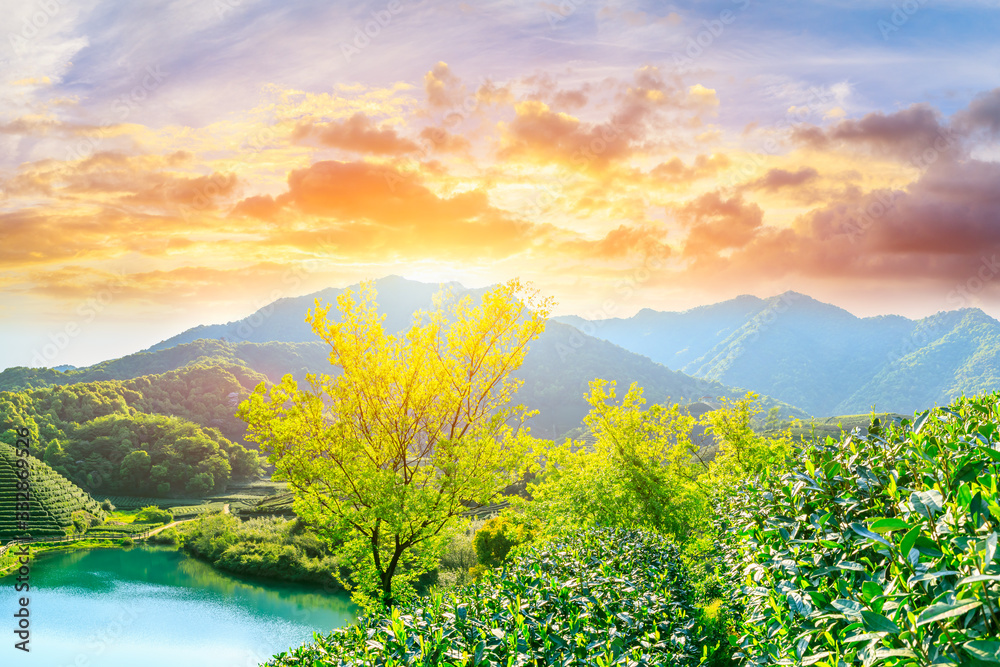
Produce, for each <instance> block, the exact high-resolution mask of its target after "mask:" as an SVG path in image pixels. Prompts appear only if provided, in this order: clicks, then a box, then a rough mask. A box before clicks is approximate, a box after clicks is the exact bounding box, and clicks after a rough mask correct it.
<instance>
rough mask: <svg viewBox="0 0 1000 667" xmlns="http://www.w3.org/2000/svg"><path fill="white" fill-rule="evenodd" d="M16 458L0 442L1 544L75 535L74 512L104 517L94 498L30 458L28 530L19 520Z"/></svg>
mask: <svg viewBox="0 0 1000 667" xmlns="http://www.w3.org/2000/svg"><path fill="white" fill-rule="evenodd" d="M16 460H17V455H16V453H15V450H14V448H13V447H11V446H10V445H8V444H6V443H3V442H0V543H4V542H7V541H9V540H12V539H14V538H15V537H23V536H25V535H30V536H32V537H37V536H42V535H45V536H49V535H52V536H60V535H66V534H69V533H72V532H73V518H72V515H73V512H75V511H77V510H86V511H88V512H90V513H91V514H94V515H96V516H98V517H101V518H102V519H103V518H104V516H105V514H104V511H103V510H101V508H100V506H99V505H98V504H97V501H95V500H94V499H93V498H91V497H90V495H89V494H87V493H86V492H85V491H83V490H82V489H80V487H78V486H76V485H75V484H73V483H72V482H70V481H69V480H68V479H66V478H65V477H63V476H62V475H60V474H59V473H57V472H55V471H54V470H52V468H50V467H49V466H47V465H46V464H45V463H42V462H41V461H39V460H38V459H36V458H34V457H29V459H28V460H29V465H30V468H29V469H30V471H31V476H30V478H29V482H30V500H29V508H30V511H31V517H30V521H29V522H28V528H27V530H20V529H19V528H18V525H17V521H16V512H15V509H16V502H17V493H18V492H17V482H18V477H17V473H16V471H17V468H16V467H15V461H16Z"/></svg>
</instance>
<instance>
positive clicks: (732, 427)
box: [702, 392, 792, 493]
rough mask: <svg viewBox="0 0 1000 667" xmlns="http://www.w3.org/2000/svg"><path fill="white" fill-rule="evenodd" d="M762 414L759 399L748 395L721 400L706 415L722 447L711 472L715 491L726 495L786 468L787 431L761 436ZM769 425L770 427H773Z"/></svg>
mask: <svg viewBox="0 0 1000 667" xmlns="http://www.w3.org/2000/svg"><path fill="white" fill-rule="evenodd" d="M762 411H763V408H762V407H761V405H760V397H759V396H758V395H757V394H755V393H753V392H748V393H747V394H746V396H744V397H743V398H739V399H735V400H733V399H729V398H723V399H722V407H721V408H720V409H718V410H713V411H711V412H707V413H705V415H704V416H703V417H702V422H703V423H704V424H705V426H706V427H707V431H708V432H709V433H711V434H712V435H713V436H714V437H715V439H716V441H717V442H718V443H719V453H718V454H717V455H716V457H715V460H714V461H713V462H712V465H711V466H710V468H709V472H710V477H711V480H712V481H711V484H712V487H713V488H714V489H715V490H716V491H718V492H723V493H724V492H727V490H728V489H729V488H730V487H732V486H739V485H741V484H744V483H746V481H747V480H749V479H752V478H755V477H758V476H760V475H764V474H766V473H768V472H770V471H773V470H775V469H778V468H782V467H784V466H785V465H786V459H787V458H788V456H789V455H790V454H791V452H792V437H791V435H790V433H789V432H788V431H785V432H776V429H774V428H772V429H771V431H770V432H765V433H759V432H758V431H759V430H760V427H759V426H758V427H757V430H755V429H754V426H755V424H757V422H759V418H758V415H760V413H761V412H762ZM768 420H769V422H770V424H777V423H778V419H777V413H776V412H774V411H773V410H772V411H771V412H769V413H768ZM770 424H768V425H770Z"/></svg>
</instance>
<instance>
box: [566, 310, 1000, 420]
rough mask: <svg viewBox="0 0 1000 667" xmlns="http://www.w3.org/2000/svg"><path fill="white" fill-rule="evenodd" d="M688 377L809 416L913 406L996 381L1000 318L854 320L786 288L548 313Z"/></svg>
mask: <svg viewBox="0 0 1000 667" xmlns="http://www.w3.org/2000/svg"><path fill="white" fill-rule="evenodd" d="M555 319H556V320H559V321H561V322H564V323H568V324H572V325H573V326H576V327H577V328H579V329H580V330H581V331H585V332H587V333H589V334H590V335H593V336H596V337H598V338H603V339H605V340H607V341H610V342H613V343H615V344H617V345H620V346H622V347H624V348H626V349H628V350H631V351H633V352H637V353H639V354H643V355H645V356H648V357H649V358H650V359H652V360H654V361H657V362H659V363H661V364H664V365H666V366H668V367H670V368H673V369H677V370H680V371H683V372H685V373H688V374H690V375H693V376H696V377H700V378H705V379H711V380H716V381H718V382H722V383H724V384H727V385H733V386H741V387H747V388H750V389H753V390H754V391H757V392H760V393H762V394H767V395H769V396H772V397H774V398H776V399H778V400H780V401H784V402H787V403H791V404H793V405H795V406H797V407H800V408H802V409H803V410H805V411H807V412H809V413H811V414H813V415H815V416H828V415H838V414H856V413H864V412H868V411H869V410H871V409H872V408H873V407H874V408H875V410H876V411H888V412H901V413H903V414H912V413H913V412H914V411H917V410H922V409H926V408H929V407H931V406H933V405H934V404H938V405H942V404H945V403H947V402H949V401H951V400H952V399H953V398H955V397H956V396H958V395H960V394H962V393H963V392H964V393H966V394H968V395H971V394H975V393H978V392H982V391H988V390H992V389H995V388H997V387H1000V322H998V321H997V320H995V319H993V318H992V317H990V316H988V315H986V314H985V313H984V312H983V311H981V310H979V309H977V308H966V309H962V310H956V311H950V312H940V313H937V314H935V315H932V316H930V317H926V318H924V319H920V320H910V319H907V318H905V317H901V316H896V315H887V316H879V317H866V318H859V317H856V316H854V315H852V314H851V313H849V312H847V311H846V310H843V309H841V308H838V307H836V306H832V305H830V304H826V303H821V302H819V301H816V300H815V299H812V298H810V297H808V296H805V295H802V294H798V293H796V292H786V293H785V294H782V295H779V296H775V297H771V298H768V299H761V298H757V297H754V296H740V297H737V298H735V299H731V300H729V301H724V302H722V303H717V304H713V305H709V306H701V307H699V308H692V309H691V310H687V311H683V312H661V311H654V310H649V309H645V310H642V311H640V312H639V313H637V314H636V315H635V316H633V317H630V318H624V319H622V318H615V319H606V320H595V321H588V320H584V319H582V318H580V317H575V316H568V317H557V318H555Z"/></svg>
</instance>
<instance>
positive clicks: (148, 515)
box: [135, 505, 174, 523]
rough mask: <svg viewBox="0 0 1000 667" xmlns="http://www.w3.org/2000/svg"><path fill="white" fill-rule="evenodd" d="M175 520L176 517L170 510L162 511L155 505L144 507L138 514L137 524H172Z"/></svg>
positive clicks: (136, 517) (136, 516)
mask: <svg viewBox="0 0 1000 667" xmlns="http://www.w3.org/2000/svg"><path fill="white" fill-rule="evenodd" d="M173 520H174V515H173V514H171V512H170V510H161V509H160V508H159V507H156V506H155V505H151V506H149V507H143V508H142V509H141V510H139V511H138V512H136V515H135V521H136V522H137V523H170V522H171V521H173Z"/></svg>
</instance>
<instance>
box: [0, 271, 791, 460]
mask: <svg viewBox="0 0 1000 667" xmlns="http://www.w3.org/2000/svg"><path fill="white" fill-rule="evenodd" d="M376 287H377V289H378V303H379V310H380V312H382V313H383V314H385V316H386V319H385V327H386V329H387V330H388V331H391V332H399V331H401V330H402V329H403V328H404V327H406V326H408V325H409V324H410V323H411V321H412V316H413V313H414V312H415V311H416V310H418V309H421V308H429V307H431V306H432V297H433V295H434V294H435V293H436V292H437V291H438V290H439V287H438V286H436V285H428V284H424V283H418V282H413V281H407V280H403V279H402V278H396V277H390V278H384V279H382V280H380V281H377V283H376ZM450 288H451V289H452V290H453V291H454V293H455V295H456V296H464V295H466V294H468V295H470V296H472V297H473V298H476V297H477V295H478V294H479V293H480V292H481V291H482V290H466V289H464V288H462V287H461V286H460V285H455V284H452V285H450ZM342 291H343V290H323V291H321V292H317V293H315V294H309V295H306V296H302V297H297V298H289V299H281V300H279V301H276V302H274V303H273V304H270V305H269V306H266V307H264V308H262V309H260V310H259V311H257V312H256V313H254V314H253V315H251V316H249V317H247V318H245V319H243V320H239V321H237V322H230V323H227V324H225V325H212V326H209V327H204V326H203V327H196V328H194V329H191V330H189V331H187V332H184V333H182V334H179V335H178V336H174V337H173V338H171V339H169V340H167V341H164V342H163V343H160V344H158V345H154V346H153V347H151V348H150V349H149V350H146V351H144V352H139V353H136V354H131V355H128V356H125V357H122V358H120V359H114V360H109V361H105V362H103V363H100V364H96V365H94V366H90V367H88V368H79V369H70V370H68V372H66V373H60V372H58V371H55V370H51V369H27V368H13V369H7V370H6V371H4V372H2V373H0V389H8V390H21V389H25V388H27V387H46V386H61V385H67V384H71V383H79V382H96V381H111V380H114V381H120V382H123V383H124V385H123V389H125V390H128V391H134V392H137V393H138V394H139V395H140V396H139V397H131V398H130V397H129V396H131V395H130V394H127V395H126V396H125V399H124V400H125V402H126V404H127V405H128V406H129V407H134V408H136V409H137V410H139V411H141V412H146V413H155V414H165V415H178V416H182V417H184V418H186V419H189V420H191V421H194V422H195V423H197V424H200V425H201V426H203V427H206V428H218V429H220V430H222V432H223V433H224V434H225V436H226V437H227V438H229V439H231V440H233V441H235V442H241V441H242V437H243V433H244V431H245V429H244V425H243V424H242V422H239V421H238V420H235V418H234V417H232V414H233V412H234V408H235V405H236V402H238V400H242V398H244V397H245V396H246V394H247V393H248V392H249V390H252V388H253V387H254V386H255V385H256V384H257V383H258V382H259V381H261V380H264V379H267V380H270V381H272V382H276V381H278V380H280V378H281V377H282V376H284V375H285V374H286V373H291V374H292V375H293V376H294V377H295V378H296V379H298V380H301V379H302V378H304V377H305V375H306V373H308V372H313V373H331V372H335V369H333V368H332V367H331V366H330V363H329V352H330V349H329V346H328V345H327V344H325V343H322V342H319V341H318V339H317V337H316V336H315V334H313V333H312V331H311V329H310V328H309V325H307V324H306V323H305V313H306V311H307V310H308V309H309V308H312V307H313V304H314V301H315V299H317V298H319V299H321V301H328V300H332V299H335V298H336V296H337V295H338V294H340V293H341V292H342ZM240 335H244V336H245V337H247V338H253V339H254V340H253V341H240V340H236V339H235V338H236V337H238V336H240ZM193 336H213V337H214V338H213V339H211V340H208V339H203V338H202V339H196V340H189V339H191V338H192V337H193ZM270 336H274V337H278V338H276V339H273V340H266V339H267V338H268V337H270ZM304 341H308V342H304ZM197 366H204V367H213V368H218V369H222V371H220V373H222V374H225V375H227V376H228V377H230V379H227V380H225V382H227V383H228V384H227V386H228V387H229V389H228V391H216V390H212V391H210V392H207V393H206V392H204V391H202V390H201V389H200V388H199V383H193V382H192V381H191V380H190V379H186V380H183V381H182V378H190V375H191V371H190V369H191V368H194V367H197ZM171 374H174V375H173V376H171ZM154 376H155V378H156V379H155V380H152V379H150V380H148V381H146V380H140V379H139V378H142V377H146V378H152V377H154ZM168 376H169V377H173V378H174V380H173V381H172V382H173V384H176V385H178V387H177V388H176V389H174V388H172V387H167V384H168V382H167V379H168ZM518 376H519V377H520V378H522V379H523V380H524V385H523V386H522V388H521V390H520V392H519V393H518V397H517V400H518V402H521V403H523V404H525V405H526V406H528V407H529V408H532V409H536V410H538V411H539V414H538V415H537V416H535V417H534V418H532V420H531V421H530V422H529V426H531V428H532V430H533V432H535V434H536V435H538V436H542V437H548V438H556V439H559V438H561V437H562V436H564V435H565V434H566V433H568V432H570V431H572V430H573V429H575V428H577V427H578V426H579V424H580V421H581V420H582V419H583V416H584V415H585V414H587V411H588V409H589V406H588V404H587V402H586V400H585V399H584V396H585V394H587V393H588V391H589V386H588V383H589V382H590V381H591V380H593V379H595V378H604V379H608V380H615V381H616V382H617V383H618V385H619V387H620V390H621V391H623V392H624V390H625V389H627V388H628V386H629V385H630V384H631V383H632V382H638V383H639V384H640V385H641V386H642V387H644V388H645V391H646V396H647V399H648V400H651V401H657V402H659V401H665V400H667V399H668V398H669V399H670V400H671V401H675V402H680V403H691V402H694V401H698V400H700V399H701V398H703V397H706V396H707V397H710V398H711V399H713V400H714V399H717V398H718V397H722V396H728V397H736V396H741V395H742V394H743V393H745V391H744V390H743V389H737V388H734V387H733V386H727V385H725V384H723V383H721V382H717V381H713V380H711V379H703V378H695V377H691V376H690V375H687V374H685V373H682V372H679V371H674V370H670V369H669V368H667V367H665V366H663V365H661V364H659V363H655V362H654V361H652V360H650V359H649V358H647V357H644V356H642V355H639V354H636V353H634V352H630V351H628V350H626V349H624V348H622V347H619V346H617V345H614V344H611V343H609V342H607V341H604V340H601V339H599V338H595V337H593V336H588V335H586V334H583V333H581V332H579V331H578V330H576V329H575V328H573V327H571V326H569V325H567V324H563V323H561V322H557V321H550V322H549V323H548V325H547V328H546V331H545V333H544V334H543V335H542V336H541V337H540V338H539V339H538V340H537V341H535V342H534V343H533V344H532V345H531V348H530V350H529V352H528V354H527V356H526V358H525V361H524V364H523V365H522V367H521V369H520V370H519V372H518ZM212 382H216V384H218V383H220V382H223V380H221V379H218V380H214V381H213V380H211V378H208V379H205V380H204V382H201V384H204V383H208V384H212ZM743 386H747V385H743ZM764 403H765V405H766V406H768V407H770V406H773V405H778V406H779V407H780V408H781V409H782V415H783V416H785V417H789V416H799V417H802V416H806V413H804V412H802V411H801V410H798V409H797V408H795V407H792V406H793V405H794V403H787V402H786V403H781V402H778V401H774V400H772V399H770V398H766V397H765V399H764ZM82 418H87V415H86V414H83V415H82Z"/></svg>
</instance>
